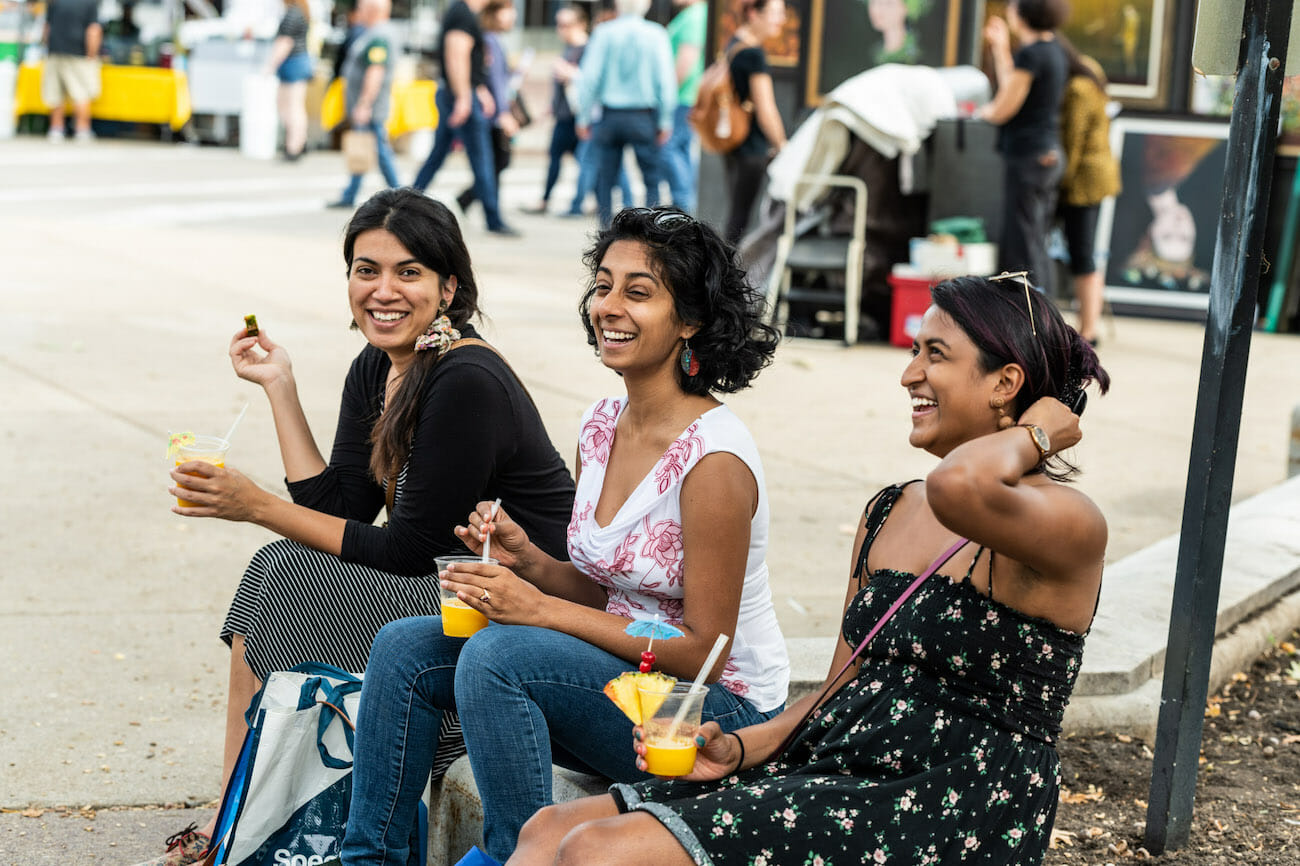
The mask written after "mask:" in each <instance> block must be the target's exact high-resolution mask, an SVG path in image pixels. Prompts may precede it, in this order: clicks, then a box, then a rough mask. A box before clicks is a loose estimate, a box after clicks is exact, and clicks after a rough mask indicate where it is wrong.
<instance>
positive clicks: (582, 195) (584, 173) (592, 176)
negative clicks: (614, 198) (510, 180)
mask: <svg viewBox="0 0 1300 866" xmlns="http://www.w3.org/2000/svg"><path fill="white" fill-rule="evenodd" d="M573 140H574V142H576V144H575V146H574V151H573V158H574V159H576V160H577V161H578V188H577V189H576V190H575V191H574V193H573V201H572V202H570V204H569V213H570V214H571V215H573V216H578V215H580V214H581V213H582V203H583V202H584V201H586V200H587V196H588V195H590V194H591V191H592V189H594V188H595V186H596V169H597V166H596V160H595V157H594V156H593V153H592V149H591V141H590V140H587V141H583V140H582V139H580V138H578V133H577V132H576V131H575V132H574V133H573ZM552 152H554V151H552ZM555 171H556V174H557V175H558V174H559V166H558V165H557V166H556V169H555ZM547 178H548V179H549V178H550V172H549V171H548V172H547ZM616 183H617V184H618V193H619V196H620V199H619V200H620V201H621V202H623V207H631V206H632V184H631V183H630V182H629V181H628V179H627V169H626V168H624V167H623V161H622V159H620V160H619V163H618V180H617V181H616Z"/></svg>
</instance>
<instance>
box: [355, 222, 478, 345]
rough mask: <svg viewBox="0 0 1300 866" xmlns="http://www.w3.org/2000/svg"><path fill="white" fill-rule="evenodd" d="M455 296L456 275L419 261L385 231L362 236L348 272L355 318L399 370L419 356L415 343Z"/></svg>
mask: <svg viewBox="0 0 1300 866" xmlns="http://www.w3.org/2000/svg"><path fill="white" fill-rule="evenodd" d="M455 294H456V278H455V277H451V278H450V279H444V278H443V276H442V274H439V273H437V272H436V271H434V270H433V269H432V268H430V267H428V266H427V265H424V264H422V263H420V262H419V261H416V259H415V257H414V256H412V255H411V253H410V251H409V250H408V249H407V248H406V247H405V246H403V245H402V242H401V241H399V240H398V239H397V238H396V236H394V235H393V234H392V233H391V232H389V231H387V230H386V229H370V230H369V231H365V232H362V233H361V234H359V235H357V239H356V245H355V246H354V247H353V252H352V266H351V268H350V269H349V270H348V302H349V304H350V305H351V307H352V317H353V319H354V320H355V321H356V323H357V326H358V327H359V328H360V329H361V333H362V334H364V335H365V338H366V340H367V341H369V343H370V344H371V345H372V346H375V347H376V348H379V349H382V350H383V351H384V352H385V353H386V354H387V355H388V357H389V359H390V360H391V361H392V363H393V366H394V367H396V368H397V369H398V370H399V371H400V370H402V369H405V368H406V366H407V365H409V364H410V362H411V359H412V358H413V357H414V355H415V341H416V339H418V338H419V336H420V335H421V334H423V333H424V332H425V330H426V329H427V328H428V327H429V324H430V323H431V322H432V321H433V320H434V318H436V317H437V315H438V308H439V306H440V305H441V304H442V303H443V302H446V303H451V299H452V298H453V297H454V296H455Z"/></svg>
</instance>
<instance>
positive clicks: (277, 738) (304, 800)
mask: <svg viewBox="0 0 1300 866" xmlns="http://www.w3.org/2000/svg"><path fill="white" fill-rule="evenodd" d="M360 693H361V678H360V677H358V676H356V675H355V674H350V673H348V672H346V671H343V670H341V669H339V668H336V667H334V666H333V665H325V664H319V663H317V662H307V663H304V664H301V665H298V666H297V667H295V668H293V669H292V670H289V671H274V672H272V673H271V675H270V676H268V677H267V679H266V683H265V684H264V685H263V686H262V688H261V690H260V691H259V692H258V693H257V694H256V695H255V696H254V697H253V700H252V702H251V703H250V704H249V707H248V712H247V713H245V715H244V719H245V721H246V722H247V723H248V733H247V734H246V735H245V736H244V744H243V747H242V748H241V750H240V753H239V759H238V761H237V762H236V764H235V769H234V771H233V772H232V773H231V777H230V784H229V785H228V786H227V788H226V793H225V795H224V796H223V797H222V799H221V807H220V809H219V810H218V812H217V828H216V831H215V832H214V834H213V846H212V850H211V852H210V853H209V855H208V857H207V858H206V859H205V860H204V864H205V866H280V864H284V863H320V862H323V861H324V860H327V859H329V858H330V857H337V856H338V853H339V850H340V848H341V847H342V845H343V833H344V829H345V828H346V826H347V820H348V807H349V805H350V804H351V800H352V746H353V730H354V726H353V723H352V717H353V716H354V715H355V714H356V709H357V705H358V703H359V701H360V699H361V694H360ZM427 822H428V813H427V810H426V806H425V804H424V803H423V802H421V803H420V815H419V825H420V826H419V838H420V840H421V842H420V845H419V846H418V847H419V848H420V850H419V851H418V852H417V851H415V850H412V852H411V858H412V863H413V864H415V863H418V864H421V866H422V864H423V863H424V862H425V857H426V854H427V852H426V850H425V848H424V846H425V842H424V840H425V839H426V837H427V836H428V829H427V827H428V824H427ZM414 847H416V846H413V848H414ZM417 856H418V857H419V860H418V861H417V860H416V859H415V858H416V857H417Z"/></svg>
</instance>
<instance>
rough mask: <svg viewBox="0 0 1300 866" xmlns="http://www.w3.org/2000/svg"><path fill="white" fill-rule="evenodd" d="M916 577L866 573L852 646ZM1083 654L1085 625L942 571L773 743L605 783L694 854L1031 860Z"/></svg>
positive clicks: (875, 520)
mask: <svg viewBox="0 0 1300 866" xmlns="http://www.w3.org/2000/svg"><path fill="white" fill-rule="evenodd" d="M901 492H902V486H895V487H890V488H888V489H886V490H885V491H884V492H883V493H881V495H880V496H878V497H877V498H876V500H875V505H874V507H872V508H871V509H870V511H869V513H868V516H867V534H866V538H865V540H864V542H863V545H862V553H861V555H860V557H859V560H858V574H859V576H861V575H862V573H863V571H864V570H865V563H866V558H867V551H868V550H869V549H870V547H871V544H872V542H873V541H874V540H875V537H876V534H877V533H878V532H879V531H880V527H881V526H882V525H883V524H884V522H885V519H886V518H887V517H888V515H889V511H890V508H891V507H892V506H893V504H894V502H895V501H897V499H898V496H899V494H900V493H901ZM982 553H983V551H980V553H979V554H977V555H976V557H975V561H974V562H972V564H971V571H973V570H974V568H975V563H977V562H978V561H979V558H980V555H981V554H982ZM967 577H968V578H969V573H968V574H967ZM914 579H915V575H912V574H907V573H904V572H897V571H889V570H879V571H876V572H874V573H872V574H871V575H870V582H869V583H867V584H866V585H865V586H864V587H863V588H862V589H861V590H860V591H859V592H858V594H857V596H856V597H855V598H854V599H853V601H852V603H851V604H850V605H849V608H848V611H847V612H846V614H845V617H844V625H843V636H844V639H845V640H846V641H847V642H848V643H849V645H850V646H854V647H856V646H857V645H858V643H859V642H861V640H862V639H863V638H864V637H865V636H866V634H867V632H868V631H870V630H871V627H872V626H874V625H875V623H876V622H877V621H878V620H879V619H880V617H881V615H882V614H883V613H884V612H885V610H886V609H887V608H888V607H889V605H890V603H892V602H893V600H894V599H896V598H897V597H898V595H899V593H901V592H902V591H903V590H904V589H905V588H906V587H907V586H908V584H910V583H911V582H912V580H914ZM1082 653H1083V636H1082V635H1079V634H1075V633H1073V632H1069V631H1066V630H1064V629H1061V628H1059V627H1057V626H1055V625H1053V624H1051V623H1048V622H1045V621H1043V620H1038V619H1034V618H1032V617H1029V616H1026V615H1025V614H1022V613H1019V612H1018V611H1016V610H1014V609H1012V608H1010V607H1007V606H1006V605H1004V604H1001V603H1000V602H998V601H996V600H994V599H991V598H989V597H987V596H985V595H983V594H981V593H980V592H979V591H978V590H977V589H976V588H975V587H974V586H973V585H972V584H971V583H970V582H969V580H954V579H951V578H948V577H945V576H944V575H942V574H935V575H932V576H931V577H930V579H928V580H927V581H926V582H925V583H924V584H922V585H921V587H920V588H919V589H918V590H917V591H916V593H915V594H914V595H913V596H912V597H911V598H910V599H909V600H908V601H907V602H906V603H904V604H903V606H902V607H901V608H900V609H899V610H898V612H897V613H896V614H895V615H894V617H893V618H892V619H890V620H889V622H888V623H887V624H886V625H885V626H884V628H883V629H882V630H881V631H880V633H879V634H877V635H876V637H875V638H874V639H873V640H872V642H871V644H870V645H869V646H868V648H867V649H866V650H865V651H864V653H863V656H862V659H863V661H862V664H861V667H860V670H859V673H858V676H857V677H856V678H854V679H853V680H851V681H850V682H848V683H846V684H845V685H844V686H842V687H841V688H840V689H839V690H838V691H836V692H835V693H834V694H833V695H832V696H831V697H830V698H829V699H827V700H826V701H825V702H824V703H823V704H822V706H821V707H820V708H819V709H818V710H817V711H816V712H815V713H814V714H813V715H812V717H811V718H810V719H809V720H808V721H807V723H806V724H805V725H804V727H803V729H802V730H801V731H800V732H799V734H798V736H797V737H796V739H795V740H794V741H793V743H792V744H791V746H790V748H789V749H788V750H787V751H786V753H785V754H784V755H783V756H782V757H780V758H778V759H776V760H773V761H770V762H768V763H766V764H761V765H759V766H756V767H751V768H750V769H748V770H745V771H743V772H741V773H738V774H734V775H731V776H728V777H726V778H723V779H721V780H718V781H716V782H708V783H697V782H681V781H670V780H651V781H647V782H641V783H638V784H635V785H615V786H613V787H612V788H611V789H610V791H611V793H612V794H613V795H614V797H615V800H616V801H617V802H618V803H619V807H620V808H621V809H624V810H633V809H636V810H644V811H647V812H649V813H651V814H653V815H654V816H655V817H657V818H658V819H659V820H660V821H661V822H662V823H663V824H664V825H665V826H666V827H667V828H668V830H669V831H671V832H672V833H673V835H675V836H676V837H677V839H678V840H679V841H680V842H681V843H682V845H683V846H684V847H685V848H686V850H687V851H688V852H689V853H690V855H691V856H692V857H693V858H694V860H695V862H696V863H698V864H702V866H705V864H718V866H723V864H725V866H731V864H745V866H806V864H818V866H830V864H836V866H850V864H852V866H857V864H862V863H867V864H899V866H904V864H906V866H925V864H953V863H978V864H1017V866H1019V864H1037V863H1039V862H1041V860H1042V858H1043V854H1044V852H1045V851H1046V848H1047V843H1048V840H1049V838H1050V836H1051V829H1052V821H1053V818H1054V816H1055V814H1056V802H1057V792H1058V787H1059V784H1060V762H1059V760H1058V758H1057V754H1056V748H1055V746H1054V745H1053V744H1054V742H1055V738H1056V736H1057V734H1059V733H1060V729H1061V717H1062V714H1063V713H1064V711H1065V704H1066V702H1067V701H1068V699H1069V696H1070V691H1071V689H1072V688H1073V687H1074V682H1075V680H1076V679H1077V677H1078V673H1079V665H1080V661H1081V659H1082Z"/></svg>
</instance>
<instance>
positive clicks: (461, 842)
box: [428, 758, 609, 866]
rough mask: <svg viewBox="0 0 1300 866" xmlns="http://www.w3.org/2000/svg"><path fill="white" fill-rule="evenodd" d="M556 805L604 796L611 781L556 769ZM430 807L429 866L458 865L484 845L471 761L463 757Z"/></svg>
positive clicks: (438, 787) (440, 784)
mask: <svg viewBox="0 0 1300 866" xmlns="http://www.w3.org/2000/svg"><path fill="white" fill-rule="evenodd" d="M553 770H554V774H555V779H554V782H553V784H552V788H551V790H552V795H553V796H554V797H555V802H557V803H563V802H564V801H566V800H576V799H577V798H579V797H586V796H589V795H591V794H602V793H604V792H605V790H606V789H607V788H608V787H609V780H608V779H604V778H601V777H600V776H588V775H585V774H583V773H577V772H574V771H573V770H566V769H564V768H563V767H554V768H553ZM432 793H433V797H432V801H431V805H430V808H429V863H428V866H454V864H455V863H456V861H458V860H460V858H461V857H464V856H465V852H467V851H469V849H470V848H472V847H473V846H475V845H480V846H481V845H482V844H483V804H482V803H481V802H480V801H479V797H478V786H477V785H475V784H474V773H473V771H472V770H470V766H469V758H459V759H457V760H456V761H455V762H454V763H453V764H452V765H451V766H450V767H448V768H447V774H446V775H445V776H443V777H442V780H441V781H440V782H438V783H437V784H435V785H434V786H433V792H432Z"/></svg>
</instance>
